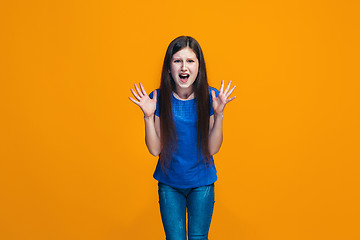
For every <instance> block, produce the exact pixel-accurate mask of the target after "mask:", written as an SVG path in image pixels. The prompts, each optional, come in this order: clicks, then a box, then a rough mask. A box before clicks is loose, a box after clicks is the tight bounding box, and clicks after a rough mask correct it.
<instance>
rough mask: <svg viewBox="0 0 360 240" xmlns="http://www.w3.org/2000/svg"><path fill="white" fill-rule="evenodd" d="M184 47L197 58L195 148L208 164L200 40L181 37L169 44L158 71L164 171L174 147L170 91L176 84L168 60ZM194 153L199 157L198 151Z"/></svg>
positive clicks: (207, 110) (207, 108)
mask: <svg viewBox="0 0 360 240" xmlns="http://www.w3.org/2000/svg"><path fill="white" fill-rule="evenodd" d="M186 47H189V48H190V49H192V50H193V51H194V53H195V54H196V57H197V59H198V61H199V71H198V75H197V77H196V79H195V82H194V83H193V90H194V95H195V98H196V101H197V149H198V151H199V150H200V151H201V153H202V156H203V161H204V163H205V165H206V164H210V163H211V161H210V153H209V148H208V143H209V118H210V94H209V85H208V81H207V75H206V66H205V60H204V55H203V52H202V50H201V47H200V45H199V43H198V42H197V41H196V40H195V39H194V38H192V37H189V36H180V37H177V38H175V39H174V40H173V41H172V42H171V43H170V44H169V46H168V48H167V50H166V54H165V59H164V64H163V68H162V74H161V85H160V96H159V114H160V139H161V148H162V150H161V154H160V164H161V167H162V169H163V170H164V166H165V165H166V167H169V166H170V161H171V157H172V154H173V152H174V150H175V148H176V129H175V124H174V120H173V116H172V108H171V95H172V91H174V92H175V90H176V84H175V81H174V80H173V78H172V76H171V73H170V69H171V59H172V56H173V55H174V54H175V53H176V52H178V51H180V50H182V49H183V48H186ZM197 156H199V152H198V153H197Z"/></svg>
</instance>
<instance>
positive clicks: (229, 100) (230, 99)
mask: <svg viewBox="0 0 360 240" xmlns="http://www.w3.org/2000/svg"><path fill="white" fill-rule="evenodd" d="M235 98H236V96H233V97H232V98H229V99H228V100H227V101H226V103H229V102H231V101H232V100H234V99H235Z"/></svg>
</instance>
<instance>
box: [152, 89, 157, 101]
mask: <svg viewBox="0 0 360 240" xmlns="http://www.w3.org/2000/svg"><path fill="white" fill-rule="evenodd" d="M152 100H155V101H157V91H156V90H154V91H153V98H152Z"/></svg>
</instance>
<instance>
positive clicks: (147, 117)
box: [144, 114, 154, 120]
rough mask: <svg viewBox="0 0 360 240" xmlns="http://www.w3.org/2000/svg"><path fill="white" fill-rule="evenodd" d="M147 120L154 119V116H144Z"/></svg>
mask: <svg viewBox="0 0 360 240" xmlns="http://www.w3.org/2000/svg"><path fill="white" fill-rule="evenodd" d="M144 119H145V120H149V119H154V114H151V115H150V116H146V115H144Z"/></svg>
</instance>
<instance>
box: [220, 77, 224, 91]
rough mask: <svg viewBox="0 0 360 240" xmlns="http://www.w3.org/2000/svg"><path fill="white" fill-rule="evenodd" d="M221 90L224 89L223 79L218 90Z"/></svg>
mask: <svg viewBox="0 0 360 240" xmlns="http://www.w3.org/2000/svg"><path fill="white" fill-rule="evenodd" d="M223 90H224V80H222V81H221V87H220V92H221V93H222V92H223Z"/></svg>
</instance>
